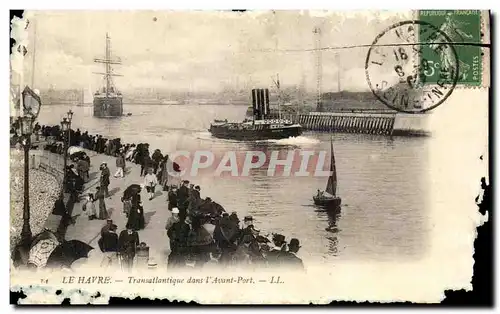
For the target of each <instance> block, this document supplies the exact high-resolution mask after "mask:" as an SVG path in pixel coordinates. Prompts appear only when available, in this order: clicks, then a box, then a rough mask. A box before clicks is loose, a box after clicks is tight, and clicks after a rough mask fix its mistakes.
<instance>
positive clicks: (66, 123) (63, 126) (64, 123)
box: [61, 118, 71, 196]
mask: <svg viewBox="0 0 500 314" xmlns="http://www.w3.org/2000/svg"><path fill="white" fill-rule="evenodd" d="M70 124H71V123H70V122H69V121H68V119H67V118H63V119H62V121H61V129H62V131H63V134H64V166H63V171H64V172H63V174H64V175H63V188H62V190H61V196H62V195H63V191H64V187H65V185H66V167H67V164H68V142H69V139H68V135H69V128H70Z"/></svg>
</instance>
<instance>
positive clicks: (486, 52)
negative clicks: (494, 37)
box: [411, 10, 491, 89]
mask: <svg viewBox="0 0 500 314" xmlns="http://www.w3.org/2000/svg"><path fill="white" fill-rule="evenodd" d="M420 11H421V10H414V11H413V12H412V15H411V16H412V18H413V19H414V20H419V17H420V16H419V15H420V14H419V12H420ZM479 13H480V14H479V17H480V21H479V23H480V26H481V27H480V29H481V34H483V36H482V37H481V44H490V43H491V42H490V11H486V10H480V11H479ZM490 56H491V54H490V48H489V47H481V66H482V68H481V83H480V84H479V85H477V86H473V85H467V84H463V83H458V84H457V85H456V86H455V89H486V88H490V83H491V80H490V64H491V63H490ZM413 57H414V60H416V62H419V60H420V57H419V56H417V55H414V56H413Z"/></svg>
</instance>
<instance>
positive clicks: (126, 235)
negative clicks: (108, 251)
mask: <svg viewBox="0 0 500 314" xmlns="http://www.w3.org/2000/svg"><path fill="white" fill-rule="evenodd" d="M138 245H139V234H138V233H137V232H136V231H134V230H133V229H131V228H128V227H127V229H126V230H123V231H122V232H120V237H119V238H118V248H119V252H120V255H121V260H122V266H123V267H124V268H125V269H127V270H130V269H131V268H132V265H133V262H134V257H135V253H136V252H137V246H138Z"/></svg>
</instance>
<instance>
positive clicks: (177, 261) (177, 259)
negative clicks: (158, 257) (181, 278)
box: [167, 217, 191, 268]
mask: <svg viewBox="0 0 500 314" xmlns="http://www.w3.org/2000/svg"><path fill="white" fill-rule="evenodd" d="M190 231H191V228H190V227H189V225H188V224H187V223H186V222H185V221H184V217H179V221H177V222H175V223H173V224H172V226H171V227H170V228H169V229H168V231H167V235H168V238H169V239H170V255H169V256H168V262H167V265H168V267H169V268H173V267H179V266H185V265H186V256H187V253H188V248H187V245H188V237H189V233H190Z"/></svg>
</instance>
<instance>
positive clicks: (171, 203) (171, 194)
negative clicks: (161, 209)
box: [168, 186, 177, 211]
mask: <svg viewBox="0 0 500 314" xmlns="http://www.w3.org/2000/svg"><path fill="white" fill-rule="evenodd" d="M175 207H177V188H176V187H175V186H173V187H172V188H171V189H170V191H168V210H169V211H172V208H175Z"/></svg>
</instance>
